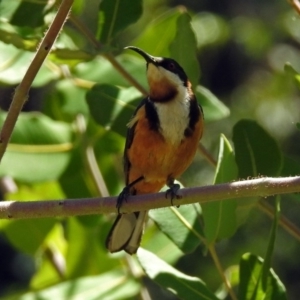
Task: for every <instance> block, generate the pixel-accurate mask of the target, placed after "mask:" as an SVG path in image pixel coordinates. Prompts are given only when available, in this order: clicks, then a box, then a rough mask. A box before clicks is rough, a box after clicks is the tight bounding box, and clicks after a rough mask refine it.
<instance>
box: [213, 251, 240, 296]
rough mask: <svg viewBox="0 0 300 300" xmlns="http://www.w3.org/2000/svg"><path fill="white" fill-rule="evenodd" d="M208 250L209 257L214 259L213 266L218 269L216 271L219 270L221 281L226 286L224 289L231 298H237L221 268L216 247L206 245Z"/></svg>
mask: <svg viewBox="0 0 300 300" xmlns="http://www.w3.org/2000/svg"><path fill="white" fill-rule="evenodd" d="M208 251H209V253H210V255H211V257H212V259H213V261H214V264H215V266H216V268H217V270H218V272H219V274H220V276H221V278H222V281H223V282H224V285H225V287H226V290H227V292H228V294H229V295H230V297H231V299H232V300H237V297H236V295H235V293H234V291H233V289H232V288H231V284H230V282H229V281H228V279H227V278H226V276H225V272H224V270H223V268H222V265H221V263H220V260H219V257H218V255H217V252H216V249H215V247H214V245H210V246H208Z"/></svg>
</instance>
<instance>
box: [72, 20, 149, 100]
mask: <svg viewBox="0 0 300 300" xmlns="http://www.w3.org/2000/svg"><path fill="white" fill-rule="evenodd" d="M70 20H71V21H72V23H73V24H74V25H75V26H76V27H77V29H78V30H79V31H80V32H81V33H82V34H83V35H84V36H85V37H86V38H87V40H88V41H89V42H90V43H91V44H92V45H93V46H94V47H95V49H96V51H101V50H102V49H103V47H102V45H101V43H100V42H99V41H98V40H97V39H96V38H95V36H94V35H93V34H92V33H91V32H90V30H89V29H88V28H87V27H86V26H85V25H84V24H83V23H82V22H81V21H80V20H79V19H78V18H77V17H76V16H74V15H73V14H71V17H70ZM100 54H101V55H102V56H103V57H105V58H106V59H107V60H108V61H109V62H110V63H111V64H112V66H113V67H114V68H115V69H116V70H117V71H118V72H119V73H120V74H121V75H122V76H123V77H124V78H125V79H127V81H128V82H129V83H130V84H132V85H133V86H134V87H136V89H138V90H139V91H140V92H141V93H142V94H143V95H147V94H148V92H147V90H146V89H145V88H144V87H143V86H141V85H140V84H139V83H138V81H136V79H135V78H134V77H132V76H131V74H129V73H128V72H127V71H126V70H125V69H124V68H123V67H122V65H121V64H120V63H119V62H118V61H117V60H116V58H115V57H114V56H113V55H111V54H109V53H104V52H103V53H100Z"/></svg>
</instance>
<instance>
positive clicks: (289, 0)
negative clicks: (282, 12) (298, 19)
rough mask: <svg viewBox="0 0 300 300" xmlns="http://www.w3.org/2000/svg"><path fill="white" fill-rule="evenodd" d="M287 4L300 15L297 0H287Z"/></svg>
mask: <svg viewBox="0 0 300 300" xmlns="http://www.w3.org/2000/svg"><path fill="white" fill-rule="evenodd" d="M288 2H289V3H290V4H291V5H292V6H293V8H294V9H295V11H296V12H297V13H298V14H299V15H300V3H299V1H298V0H288Z"/></svg>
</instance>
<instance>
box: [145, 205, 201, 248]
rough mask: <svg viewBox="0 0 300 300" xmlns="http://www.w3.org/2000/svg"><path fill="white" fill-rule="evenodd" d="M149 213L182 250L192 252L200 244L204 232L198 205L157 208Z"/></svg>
mask: <svg viewBox="0 0 300 300" xmlns="http://www.w3.org/2000/svg"><path fill="white" fill-rule="evenodd" d="M149 215H150V217H151V219H153V220H154V221H155V223H156V224H157V225H158V227H159V228H160V230H161V231H162V232H164V233H165V234H166V235H167V236H168V237H169V239H170V240H171V241H173V243H175V245H177V247H178V248H179V249H180V250H181V251H182V252H184V253H188V252H192V251H194V250H195V248H196V247H197V246H199V244H200V242H201V237H203V233H202V229H201V226H200V221H199V218H200V217H199V209H197V206H196V205H185V206H182V207H180V208H175V207H171V208H167V209H155V210H151V211H150V212H149Z"/></svg>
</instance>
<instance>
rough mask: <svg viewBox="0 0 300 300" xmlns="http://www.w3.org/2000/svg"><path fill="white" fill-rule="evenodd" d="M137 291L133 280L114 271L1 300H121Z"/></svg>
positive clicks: (131, 297) (133, 295) (130, 297)
mask: <svg viewBox="0 0 300 300" xmlns="http://www.w3.org/2000/svg"><path fill="white" fill-rule="evenodd" d="M99 283H101V284H99ZM139 289H140V287H139V284H138V283H137V282H136V281H135V280H133V279H131V278H129V277H128V276H127V275H125V274H124V272H123V271H119V270H114V271H111V272H107V273H104V274H101V275H97V276H88V277H81V278H77V279H74V280H69V281H65V282H62V283H60V284H57V285H54V286H51V287H49V288H46V289H44V290H40V291H36V292H29V293H26V294H23V295H18V296H15V297H14V296H10V297H4V298H2V300H14V299H18V300H36V299H44V300H50V299H72V300H76V299H88V300H98V299H106V300H123V299H133V298H134V297H135V296H136V295H137V294H138V292H139Z"/></svg>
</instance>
